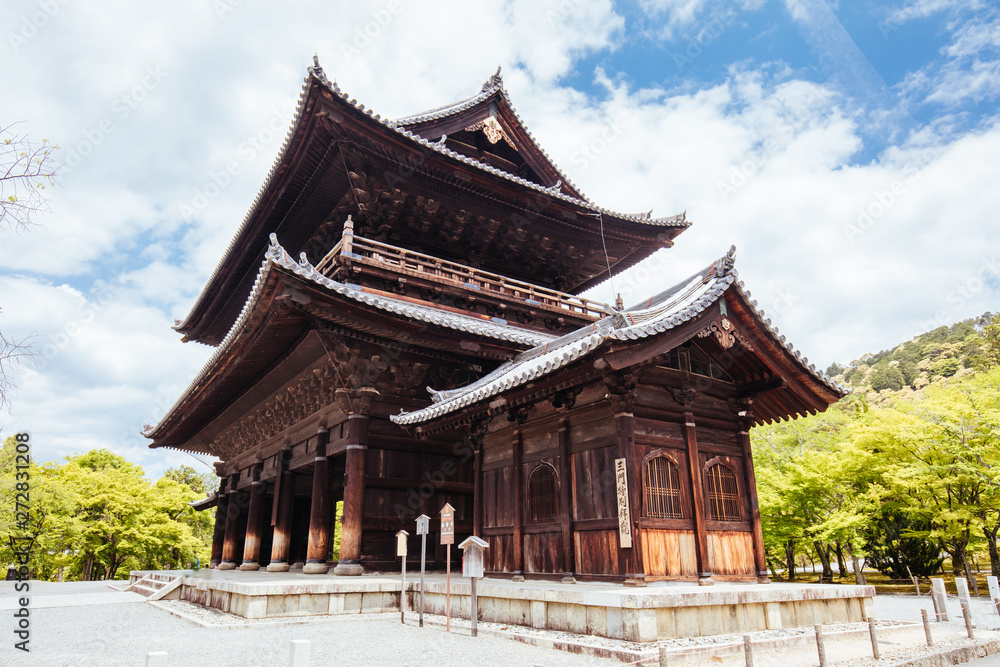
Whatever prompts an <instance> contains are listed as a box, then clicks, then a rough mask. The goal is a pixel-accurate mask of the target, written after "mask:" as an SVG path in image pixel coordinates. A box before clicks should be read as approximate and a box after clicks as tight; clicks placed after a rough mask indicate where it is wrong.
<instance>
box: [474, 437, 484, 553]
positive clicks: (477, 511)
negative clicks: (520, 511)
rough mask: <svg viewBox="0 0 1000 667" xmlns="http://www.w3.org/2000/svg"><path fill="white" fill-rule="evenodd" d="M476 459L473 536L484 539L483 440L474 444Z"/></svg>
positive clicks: (480, 439)
mask: <svg viewBox="0 0 1000 667" xmlns="http://www.w3.org/2000/svg"><path fill="white" fill-rule="evenodd" d="M474 446H475V448H476V458H475V460H474V462H473V471H472V474H473V479H472V483H473V491H472V534H473V535H476V536H478V537H482V535H483V533H482V530H483V440H482V438H479V439H478V440H476V441H475V442H474Z"/></svg>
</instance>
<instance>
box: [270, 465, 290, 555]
mask: <svg viewBox="0 0 1000 667" xmlns="http://www.w3.org/2000/svg"><path fill="white" fill-rule="evenodd" d="M291 455H292V452H291V450H290V449H284V450H282V456H281V470H280V472H279V473H278V475H277V476H276V477H275V478H274V486H275V489H274V503H273V505H272V507H271V525H272V526H274V537H273V538H272V542H271V562H270V563H269V564H268V566H267V571H268V572H287V571H288V569H289V567H290V565H289V562H288V559H289V552H290V551H291V548H292V510H293V509H294V506H295V473H293V472H292V471H291V470H289V469H288V460H289V459H290V458H291Z"/></svg>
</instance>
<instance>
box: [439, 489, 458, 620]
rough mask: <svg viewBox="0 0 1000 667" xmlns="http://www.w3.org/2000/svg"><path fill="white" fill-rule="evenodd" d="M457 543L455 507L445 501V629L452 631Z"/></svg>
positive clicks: (442, 531)
mask: <svg viewBox="0 0 1000 667" xmlns="http://www.w3.org/2000/svg"><path fill="white" fill-rule="evenodd" d="M454 543H455V508H454V507H452V506H451V503H445V504H444V507H442V508H441V544H445V545H447V546H448V550H447V556H446V557H445V573H446V574H445V589H444V590H445V598H444V600H445V602H444V614H445V620H444V631H445V632H451V545H453V544H454Z"/></svg>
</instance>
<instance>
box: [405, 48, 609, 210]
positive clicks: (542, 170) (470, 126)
mask: <svg viewBox="0 0 1000 667" xmlns="http://www.w3.org/2000/svg"><path fill="white" fill-rule="evenodd" d="M392 124H394V125H396V126H398V127H405V128H406V129H407V130H410V131H411V132H413V133H414V134H418V135H420V136H421V137H423V138H425V139H438V137H441V136H443V135H446V134H447V133H448V132H452V131H454V130H466V131H467V130H478V129H482V130H483V131H484V133H486V132H488V133H489V135H488V137H489V139H488V140H489V141H490V142H492V143H494V144H495V143H497V142H498V141H500V140H501V139H502V140H503V141H505V142H507V143H508V144H509V145H510V146H511V147H512V148H513V149H514V150H515V151H517V152H518V153H519V154H520V155H521V156H523V157H524V158H525V160H526V162H527V163H528V164H530V165H531V167H533V168H534V171H535V172H536V173H537V174H538V175H539V176H540V177H541V178H542V179H544V182H542V183H540V185H545V186H547V187H548V188H551V189H554V190H557V191H559V192H563V193H565V194H567V195H569V196H571V197H575V198H576V199H579V200H583V201H590V199H589V198H588V197H586V196H584V195H583V193H582V192H581V191H580V189H579V188H578V187H577V186H576V185H575V184H574V183H573V182H572V181H571V180H570V179H569V177H568V176H566V174H565V173H563V172H562V171H561V170H560V169H559V167H558V166H556V164H555V162H554V161H553V160H552V158H551V157H550V156H549V154H548V153H546V152H545V149H543V148H542V147H541V146H540V145H539V144H538V142H537V141H536V140H535V136H534V135H533V134H532V133H531V131H530V130H529V129H528V126H527V125H526V124H525V123H524V120H523V119H522V118H521V116H520V115H519V114H518V113H517V109H515V108H514V103H513V102H511V99H510V96H509V95H508V94H507V90H506V89H505V88H504V85H503V77H502V76H501V74H500V68H499V67H497V71H496V73H495V74H494V75H493V76H491V77H490V78H489V79H487V80H486V83H484V84H483V86H482V88H481V89H480V91H479V92H478V93H477V94H475V95H473V96H472V97H468V98H466V99H464V100H459V101H458V102H455V103H454V104H446V105H444V106H441V107H437V108H435V109H431V110H429V111H424V112H421V113H418V114H413V115H410V116H406V117H404V118H398V119H396V120H395V121H392ZM491 130H492V131H491ZM445 145H447V141H445ZM470 157H472V156H470Z"/></svg>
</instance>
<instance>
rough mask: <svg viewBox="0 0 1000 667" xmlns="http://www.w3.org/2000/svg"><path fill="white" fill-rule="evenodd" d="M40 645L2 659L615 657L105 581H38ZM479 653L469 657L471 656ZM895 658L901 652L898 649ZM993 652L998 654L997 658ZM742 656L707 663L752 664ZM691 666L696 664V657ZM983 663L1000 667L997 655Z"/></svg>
mask: <svg viewBox="0 0 1000 667" xmlns="http://www.w3.org/2000/svg"><path fill="white" fill-rule="evenodd" d="M31 597H32V607H31V644H30V646H31V653H30V654H27V655H26V654H23V653H21V652H19V651H16V650H15V649H14V648H13V644H14V642H15V637H14V636H13V632H12V631H13V627H12V622H13V619H11V618H10V616H7V618H8V619H9V620H8V624H7V627H8V628H10V631H8V632H7V633H4V634H6V638H4V639H3V640H2V641H0V665H5V666H6V665H41V666H49V665H51V666H57V665H58V666H60V667H61V666H64V665H72V666H74V667H76V666H89V665H100V666H102V667H103V666H105V665H107V666H115V665H143V664H144V660H145V654H146V653H147V652H148V651H166V652H167V653H168V654H169V656H170V658H169V662H168V664H169V665H171V666H172V667H173V666H188V665H191V666H200V665H212V666H213V667H226V666H229V665H232V666H237V665H239V666H240V667H242V666H245V665H268V666H269V667H281V666H283V665H285V664H287V656H288V650H289V648H288V647H289V642H290V641H291V640H292V639H307V640H309V641H311V642H312V658H313V659H312V662H311V664H312V665H333V664H336V665H399V666H404V665H443V666H447V665H463V666H464V665H469V664H473V665H528V666H531V665H546V666H550V665H553V666H561V665H566V666H570V665H605V666H606V667H611V666H612V665H614V664H615V663H614V662H613V661H608V660H599V659H596V658H591V657H585V656H578V655H572V654H569V653H564V652H560V651H554V650H549V649H542V648H538V647H534V646H529V645H525V644H521V643H519V642H515V641H511V640H508V639H504V638H501V637H495V636H486V635H482V636H480V637H478V638H472V637H469V636H468V635H467V634H462V633H460V632H453V633H451V634H446V633H445V632H444V631H443V629H442V628H439V627H434V626H428V627H425V628H423V629H420V628H417V627H415V625H405V626H404V625H401V624H400V623H399V617H398V616H397V615H396V614H389V615H382V616H378V617H364V616H353V615H352V616H344V617H338V618H332V619H321V620H312V621H309V622H307V623H295V624H267V625H257V626H254V625H247V626H243V627H233V628H205V627H201V626H198V625H196V624H194V623H191V622H189V621H187V620H184V619H181V618H177V617H175V616H172V615H170V614H168V613H167V612H166V611H164V610H163V609H159V608H157V607H155V606H153V605H150V604H146V603H144V602H143V598H142V597H141V596H138V595H135V594H133V593H120V592H116V591H112V590H109V589H108V587H107V586H106V585H105V584H104V583H103V582H77V583H68V584H54V583H47V582H32V590H31ZM949 606H950V608H951V611H952V613H953V619H952V621H951V622H950V623H947V624H945V623H941V624H934V626H933V627H934V638H935V641H936V643H937V644H938V645H939V646H942V645H961V644H963V643H966V642H967V641H968V640H965V639H963V637H964V624H963V623H962V622H961V621H960V620H959V619H961V615H960V612H959V606H958V602H957V600H952V601H950V605H949ZM974 606H975V607H976V618H977V623H978V626H979V627H978V629H977V632H978V633H979V636H980V637H987V636H990V635H992V636H993V637H1000V635H998V634H995V633H991V632H990V629H991V628H992V629H996V628H1000V616H997V614H996V610H995V609H993V608H992V607H991V606H990V605H988V604H986V603H985V601H983V602H981V603H976V604H975V605H974ZM921 607H923V608H930V603H929V600H928V598H926V597H924V598H916V597H914V596H883V597H879V598H876V605H875V612H876V616H877V617H878V618H880V619H886V620H889V619H894V620H918V619H919V615H920V609H921ZM15 608H16V593H15V592H14V589H13V583H12V582H4V583H2V584H0V610H3V614H4V615H7V614H10V613H11V611H10V610H13V609H15ZM922 644H923V631H922V629H920V628H913V629H910V630H903V631H891V632H888V631H887V632H885V633H884V634H883V635H881V646H882V650H883V654H884V655H886V656H887V657H888V658H889V659H887V660H883V661H882V662H881V663H875V662H874V661H872V660H871V658H870V655H871V653H870V651H871V645H870V643H868V640H867V638H865V637H862V638H860V639H859V638H843V637H842V638H831V639H830V643H829V645H828V647H827V652H828V655H829V657H830V661H831V663H835V664H838V665H852V666H855V665H856V666H862V665H876V664H881V665H888V664H893V663H895V662H898V660H899V659H901V658H903V657H905V656H911V655H912V656H914V657H915V656H917V655H920V654H921V653H923V654H926V653H927V649H926V648H922V647H921V645H922ZM470 654H471V655H474V656H476V657H475V659H474V660H472V661H471V662H469V660H468V658H467V656H469V655H470ZM890 656H891V657H890ZM755 657H756V660H755V663H756V665H758V666H759V667H766V666H768V665H775V666H780V667H791V666H793V665H816V664H818V660H817V658H816V652H815V645H814V644H812V643H811V642H810V643H807V644H806V645H803V646H800V647H793V648H788V649H783V650H782V651H781V652H777V653H774V652H772V653H764V652H763V651H761V652H759V653H758V654H757V655H756V656H755ZM989 660H992V662H990V661H989ZM742 662H743V661H742V657H741V656H734V657H733V658H732V659H726V660H725V661H720V660H718V659H715V660H712V661H711V662H706V663H704V664H716V665H717V664H742ZM688 664H691V663H688ZM976 665H977V667H990V666H992V667H1000V660H997V659H994V658H991V659H988V660H986V661H980V662H978V663H976Z"/></svg>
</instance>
